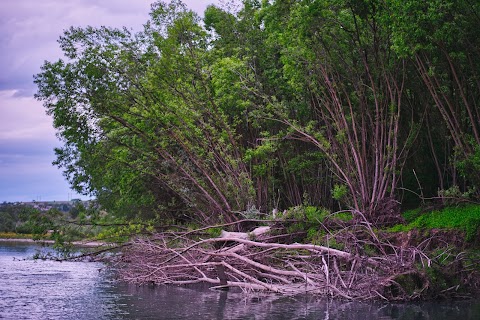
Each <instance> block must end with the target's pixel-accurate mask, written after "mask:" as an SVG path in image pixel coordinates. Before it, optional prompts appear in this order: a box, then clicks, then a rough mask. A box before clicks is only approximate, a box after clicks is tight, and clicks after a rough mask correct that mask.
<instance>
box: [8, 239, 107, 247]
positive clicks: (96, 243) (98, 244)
mask: <svg viewBox="0 0 480 320" xmlns="http://www.w3.org/2000/svg"><path fill="white" fill-rule="evenodd" d="M1 242H23V243H32V244H54V243H55V241H53V240H33V239H14V238H8V239H7V238H0V243H1ZM72 244H73V245H74V246H78V247H89V248H91V247H103V246H108V245H110V244H109V243H106V242H100V241H73V242H72Z"/></svg>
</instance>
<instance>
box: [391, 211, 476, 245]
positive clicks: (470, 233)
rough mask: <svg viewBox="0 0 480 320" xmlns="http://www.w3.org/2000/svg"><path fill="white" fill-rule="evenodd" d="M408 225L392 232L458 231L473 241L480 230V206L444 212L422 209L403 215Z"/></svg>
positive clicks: (403, 225) (398, 227)
mask: <svg viewBox="0 0 480 320" xmlns="http://www.w3.org/2000/svg"><path fill="white" fill-rule="evenodd" d="M403 217H404V218H405V220H406V221H407V224H402V225H396V226H394V227H392V228H390V229H389V231H391V232H399V231H409V230H412V229H457V230H461V231H463V232H465V237H466V240H467V241H471V240H473V239H474V237H475V236H476V234H477V230H478V229H479V228H480V205H466V206H462V207H447V208H444V209H442V210H436V211H431V212H427V213H421V211H420V209H415V210H410V211H406V212H405V213H403Z"/></svg>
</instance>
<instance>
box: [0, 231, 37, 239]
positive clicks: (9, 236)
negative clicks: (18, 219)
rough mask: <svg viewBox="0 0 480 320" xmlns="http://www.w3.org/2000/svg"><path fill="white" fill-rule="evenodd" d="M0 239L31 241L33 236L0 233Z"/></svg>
mask: <svg viewBox="0 0 480 320" xmlns="http://www.w3.org/2000/svg"><path fill="white" fill-rule="evenodd" d="M0 239H33V234H25V233H15V232H0Z"/></svg>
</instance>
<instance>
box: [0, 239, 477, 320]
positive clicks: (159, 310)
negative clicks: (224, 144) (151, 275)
mask: <svg viewBox="0 0 480 320" xmlns="http://www.w3.org/2000/svg"><path fill="white" fill-rule="evenodd" d="M41 249H42V248H41V247H40V246H36V245H33V244H25V243H17V242H1V241H0V319H12V320H17V319H75V320H84V319H85V320H87V319H88V320H90V319H329V320H331V319H352V320H357V319H358V320H359V319H369V320H374V319H383V320H386V319H435V320H442V319H461V320H468V319H480V301H479V300H468V301H457V302H429V303H408V304H391V303H379V302H378V303H361V302H342V301H326V300H319V299H315V298H313V297H308V296H303V297H296V298H288V297H279V296H275V295H266V296H259V295H257V294H253V293H250V294H244V293H235V292H218V291H211V290H208V289H204V288H202V289H201V288H197V289H189V288H182V287H170V286H156V287H149V286H142V287H139V286H135V285H130V284H125V283H121V282H118V281H115V280H114V279H113V277H112V274H111V272H109V271H108V270H107V269H106V268H105V266H104V265H103V264H101V263H96V262H54V261H42V260H33V259H31V257H32V256H33V255H34V254H35V253H36V252H37V250H41Z"/></svg>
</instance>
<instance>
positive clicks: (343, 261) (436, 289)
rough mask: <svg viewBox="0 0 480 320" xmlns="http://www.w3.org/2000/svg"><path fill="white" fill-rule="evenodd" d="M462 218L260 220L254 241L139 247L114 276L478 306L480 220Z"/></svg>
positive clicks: (172, 240)
mask: <svg viewBox="0 0 480 320" xmlns="http://www.w3.org/2000/svg"><path fill="white" fill-rule="evenodd" d="M457 209H458V210H457ZM457 209H455V208H448V209H446V210H443V211H438V212H430V213H421V212H418V213H416V214H415V216H414V217H413V216H412V217H410V218H409V219H406V220H407V221H406V222H405V223H403V224H401V225H398V226H396V227H394V228H391V227H384V228H377V227H375V226H374V225H373V224H370V223H368V222H367V221H365V220H361V219H357V218H348V217H347V218H345V217H343V216H340V217H335V215H331V216H328V217H325V218H321V219H320V218H319V217H317V218H316V219H312V220H311V221H307V220H305V219H304V220H295V219H288V217H286V219H276V220H271V221H265V222H259V221H258V220H257V221H255V223H256V224H257V225H256V226H255V227H253V228H252V229H250V230H249V232H232V231H231V230H232V229H235V228H234V227H233V226H232V224H229V225H222V226H211V227H206V228H202V229H199V230H192V231H189V232H187V233H185V232H184V231H178V232H175V231H173V230H170V231H169V232H168V233H159V234H154V235H151V236H148V237H137V238H136V239H134V240H132V242H131V245H130V246H129V247H128V248H126V249H125V250H124V251H123V254H122V256H121V258H120V259H119V260H117V266H119V268H118V270H119V272H120V276H121V278H122V279H124V280H126V281H129V282H133V283H139V284H152V283H156V284H177V285H188V284H193V283H207V284H209V285H211V286H213V287H214V288H223V289H225V288H231V287H235V288H240V289H241V290H244V291H246V292H249V291H267V292H275V293H280V294H285V295H296V294H303V293H308V294H313V295H317V296H320V297H338V298H342V299H347V300H386V301H416V300H432V299H458V298H467V297H473V296H477V297H478V295H479V293H480V268H479V266H480V246H479V241H478V238H479V233H480V229H479V228H478V219H477V217H478V212H479V211H478V207H475V208H473V207H471V208H470V207H462V208H457ZM465 210H467V211H465ZM461 213H463V214H461ZM410 214H411V213H410ZM252 223H254V222H253V221H249V220H244V221H238V222H236V223H235V224H238V225H240V224H241V225H244V226H245V225H250V226H251V225H252ZM221 229H223V230H222V231H221V232H220V230H221ZM212 231H215V232H212ZM214 234H215V235H214Z"/></svg>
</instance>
